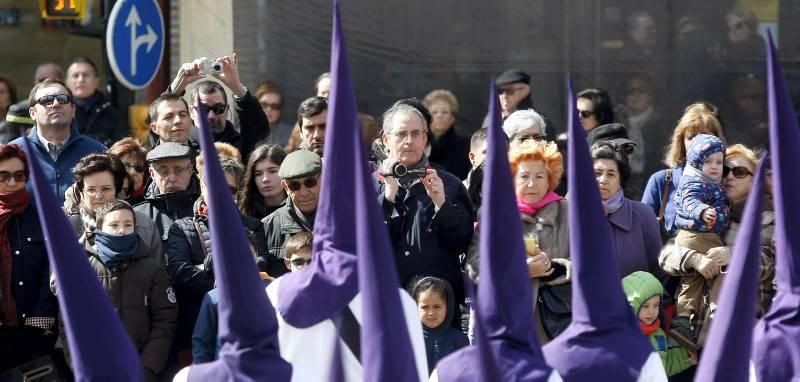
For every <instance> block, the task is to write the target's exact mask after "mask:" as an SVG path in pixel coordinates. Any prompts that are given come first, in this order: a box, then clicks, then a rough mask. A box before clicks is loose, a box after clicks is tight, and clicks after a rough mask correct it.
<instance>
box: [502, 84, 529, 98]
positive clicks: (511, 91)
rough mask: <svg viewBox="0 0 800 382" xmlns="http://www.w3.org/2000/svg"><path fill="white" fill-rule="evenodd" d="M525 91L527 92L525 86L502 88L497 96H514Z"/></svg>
mask: <svg viewBox="0 0 800 382" xmlns="http://www.w3.org/2000/svg"><path fill="white" fill-rule="evenodd" d="M523 90H525V87H524V86H520V87H512V88H500V89H498V90H497V94H499V95H503V94H505V95H509V96H513V95H514V93H516V92H521V91H523Z"/></svg>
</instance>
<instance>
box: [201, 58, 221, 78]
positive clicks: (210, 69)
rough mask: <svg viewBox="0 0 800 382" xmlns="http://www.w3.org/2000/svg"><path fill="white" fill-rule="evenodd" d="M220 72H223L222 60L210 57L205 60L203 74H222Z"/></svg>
mask: <svg viewBox="0 0 800 382" xmlns="http://www.w3.org/2000/svg"><path fill="white" fill-rule="evenodd" d="M220 73H222V63H221V62H219V61H216V60H212V59H209V58H206V59H205V60H203V74H220Z"/></svg>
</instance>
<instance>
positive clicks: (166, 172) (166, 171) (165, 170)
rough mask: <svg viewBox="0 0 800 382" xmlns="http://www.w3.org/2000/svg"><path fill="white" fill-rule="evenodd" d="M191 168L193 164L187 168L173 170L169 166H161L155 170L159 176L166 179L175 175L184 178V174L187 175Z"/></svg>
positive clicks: (176, 167) (178, 167)
mask: <svg viewBox="0 0 800 382" xmlns="http://www.w3.org/2000/svg"><path fill="white" fill-rule="evenodd" d="M190 168H192V165H191V164H190V165H188V166H186V167H181V166H175V167H173V168H169V167H168V166H160V167H157V168H156V169H155V170H156V172H157V173H158V175H161V176H162V177H164V178H166V177H168V176H170V175H171V174H175V176H183V175H184V174H186V172H188V171H189V169H190Z"/></svg>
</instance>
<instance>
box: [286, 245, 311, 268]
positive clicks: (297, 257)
mask: <svg viewBox="0 0 800 382" xmlns="http://www.w3.org/2000/svg"><path fill="white" fill-rule="evenodd" d="M283 262H284V264H286V268H288V269H289V271H291V272H297V271H300V270H302V269H303V268H305V267H306V266H307V265H308V264H310V263H311V248H303V249H301V250H299V251H297V252H295V253H293V254H291V256H289V258H286V259H283Z"/></svg>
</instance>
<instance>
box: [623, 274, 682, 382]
mask: <svg viewBox="0 0 800 382" xmlns="http://www.w3.org/2000/svg"><path fill="white" fill-rule="evenodd" d="M622 289H623V290H625V296H626V297H627V298H628V304H630V305H631V308H632V309H633V312H634V314H636V316H637V317H638V318H639V327H641V329H642V332H644V335H645V336H647V338H648V339H649V340H650V344H652V345H653V348H654V349H655V350H656V351H657V352H658V355H660V356H661V362H662V363H664V370H665V371H666V372H667V375H668V376H673V375H675V374H678V373H680V372H682V371H684V370H686V369H688V368H689V367H691V366H692V365H696V364H697V354H695V353H691V352H689V351H687V350H686V349H684V348H682V347H680V346H679V345H677V344H674V343H670V341H668V338H667V336H666V334H664V330H662V329H661V321H660V320H659V319H658V313H659V309H660V307H661V295H662V294H663V293H664V288H663V287H662V286H661V283H660V282H659V281H658V279H656V277H655V276H653V275H652V274H650V273H647V272H642V271H636V272H633V273H631V274H630V275H628V276H627V277H625V278H624V279H622Z"/></svg>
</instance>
